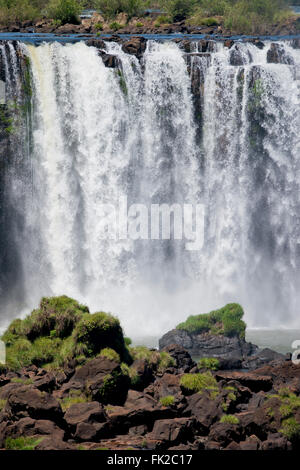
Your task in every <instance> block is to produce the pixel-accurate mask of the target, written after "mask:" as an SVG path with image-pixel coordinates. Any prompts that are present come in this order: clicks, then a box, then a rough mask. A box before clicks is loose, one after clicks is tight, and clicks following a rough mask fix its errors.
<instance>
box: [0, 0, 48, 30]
mask: <svg viewBox="0 0 300 470" xmlns="http://www.w3.org/2000/svg"><path fill="white" fill-rule="evenodd" d="M32 3H33V2H32V1H30V0H0V24H1V25H9V24H11V23H18V22H20V21H25V20H32V21H34V20H36V19H37V18H38V17H39V15H40V11H39V8H38V6H37V5H32Z"/></svg>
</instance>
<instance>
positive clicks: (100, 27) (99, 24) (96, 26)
mask: <svg viewBox="0 0 300 470" xmlns="http://www.w3.org/2000/svg"><path fill="white" fill-rule="evenodd" d="M94 28H95V30H96V31H103V23H96V24H95V26H94Z"/></svg>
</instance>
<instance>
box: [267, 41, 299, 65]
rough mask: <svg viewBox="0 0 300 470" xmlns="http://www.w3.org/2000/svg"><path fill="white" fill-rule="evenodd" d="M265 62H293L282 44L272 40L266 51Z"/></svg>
mask: <svg viewBox="0 0 300 470" xmlns="http://www.w3.org/2000/svg"><path fill="white" fill-rule="evenodd" d="M267 62H268V63H269V64H288V65H292V64H294V60H293V58H292V56H290V55H289V54H288V53H287V52H286V50H285V48H284V46H283V45H282V44H278V43H275V42H272V44H271V45H270V49H269V50H268V52H267Z"/></svg>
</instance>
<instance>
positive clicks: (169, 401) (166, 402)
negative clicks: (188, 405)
mask: <svg viewBox="0 0 300 470" xmlns="http://www.w3.org/2000/svg"><path fill="white" fill-rule="evenodd" d="M159 402H160V404H161V405H162V406H172V405H174V403H175V398H174V397H173V395H168V396H166V397H162V398H161V399H160V400H159Z"/></svg>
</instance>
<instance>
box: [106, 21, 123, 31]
mask: <svg viewBox="0 0 300 470" xmlns="http://www.w3.org/2000/svg"><path fill="white" fill-rule="evenodd" d="M109 27H110V29H112V30H113V31H119V29H121V28H123V25H122V24H120V23H118V22H117V21H113V22H112V23H110V25H109Z"/></svg>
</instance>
